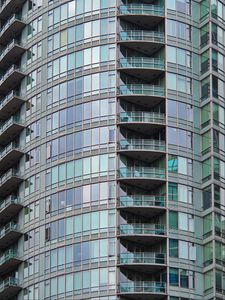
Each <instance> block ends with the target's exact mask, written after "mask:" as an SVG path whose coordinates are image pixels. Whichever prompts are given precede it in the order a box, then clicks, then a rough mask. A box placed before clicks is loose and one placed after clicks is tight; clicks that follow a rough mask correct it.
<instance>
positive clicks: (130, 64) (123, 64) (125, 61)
mask: <svg viewBox="0 0 225 300" xmlns="http://www.w3.org/2000/svg"><path fill="white" fill-rule="evenodd" d="M119 67H120V68H142V69H156V70H164V68H165V60H164V59H161V58H150V57H126V58H125V57H123V58H121V59H120V60H119Z"/></svg>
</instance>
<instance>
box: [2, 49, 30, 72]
mask: <svg viewBox="0 0 225 300" xmlns="http://www.w3.org/2000/svg"><path fill="white" fill-rule="evenodd" d="M24 52H25V48H23V47H22V46H20V45H17V44H15V45H14V46H13V47H12V48H11V49H10V50H9V51H8V52H7V53H6V54H5V55H4V56H3V58H2V59H1V60H0V68H2V69H7V68H8V67H9V66H10V65H12V64H15V63H16V62H17V61H18V60H19V59H20V57H21V55H22V54H23V53H24Z"/></svg>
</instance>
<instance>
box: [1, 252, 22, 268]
mask: <svg viewBox="0 0 225 300" xmlns="http://www.w3.org/2000/svg"><path fill="white" fill-rule="evenodd" d="M11 258H18V252H17V251H16V250H14V249H9V250H8V251H6V252H5V253H4V254H3V255H2V256H1V257H0V265H2V264H4V263H5V262H6V261H8V260H10V259H11Z"/></svg>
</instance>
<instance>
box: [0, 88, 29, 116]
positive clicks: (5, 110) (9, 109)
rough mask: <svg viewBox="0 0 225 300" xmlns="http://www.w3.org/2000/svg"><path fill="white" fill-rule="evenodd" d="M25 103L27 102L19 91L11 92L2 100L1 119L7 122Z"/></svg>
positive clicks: (0, 101) (0, 104)
mask: <svg viewBox="0 0 225 300" xmlns="http://www.w3.org/2000/svg"><path fill="white" fill-rule="evenodd" d="M24 102H25V100H24V99H23V98H22V97H21V96H20V95H19V93H18V92H17V91H11V92H10V93H9V94H8V95H6V96H5V97H4V98H2V99H1V100H0V119H1V120H7V119H8V118H9V117H11V116H12V115H14V114H15V113H16V112H17V111H18V110H19V109H20V107H21V106H22V104H23V103H24Z"/></svg>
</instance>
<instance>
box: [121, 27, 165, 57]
mask: <svg viewBox="0 0 225 300" xmlns="http://www.w3.org/2000/svg"><path fill="white" fill-rule="evenodd" d="M118 42H119V43H120V44H121V45H123V46H126V47H128V48H130V49H132V50H136V51H138V52H142V53H145V54H147V55H152V54H153V53H154V52H157V51H158V50H159V49H160V48H161V47H163V45H164V44H165V35H164V32H160V31H148V30H126V31H121V32H120V33H119V41H118Z"/></svg>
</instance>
